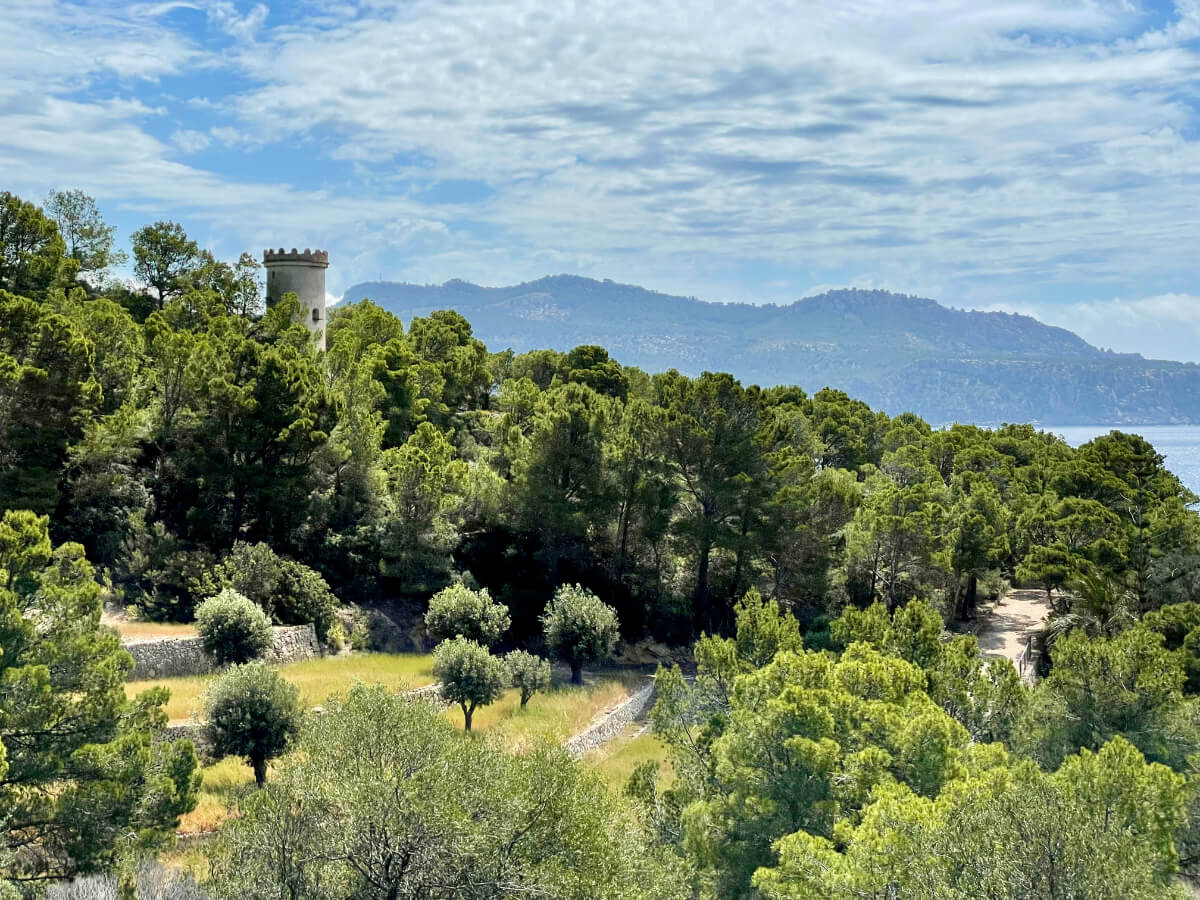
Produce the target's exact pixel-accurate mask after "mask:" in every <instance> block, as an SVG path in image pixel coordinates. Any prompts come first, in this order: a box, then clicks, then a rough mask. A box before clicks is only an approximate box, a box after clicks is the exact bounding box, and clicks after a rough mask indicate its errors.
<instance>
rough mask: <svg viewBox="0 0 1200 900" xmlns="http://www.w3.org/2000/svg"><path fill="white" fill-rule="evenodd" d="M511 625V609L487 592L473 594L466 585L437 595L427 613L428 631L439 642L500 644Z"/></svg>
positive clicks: (460, 585) (483, 590)
mask: <svg viewBox="0 0 1200 900" xmlns="http://www.w3.org/2000/svg"><path fill="white" fill-rule="evenodd" d="M510 621H511V620H510V619H509V616H508V607H507V606H505V605H504V604H503V603H497V602H495V601H494V600H493V599H492V595H491V594H489V593H488V591H487V588H481V589H480V590H478V591H473V590H471V589H470V588H469V587H467V586H466V585H465V584H462V583H458V584H452V585H450V587H448V588H446V589H444V590H441V591H438V592H437V593H436V594H434V595H433V597H432V599H430V601H429V611H428V612H426V613H425V628H426V629H427V630H428V631H429V635H430V637H432V638H433V639H434V640H435V641H448V640H450V639H451V638H455V637H464V638H466V639H467V640H470V641H475V643H477V644H482V645H483V646H485V647H491V646H493V645H494V644H495V643H496V641H498V640H500V635H502V634H504V632H505V631H507V630H508V626H509V623H510Z"/></svg>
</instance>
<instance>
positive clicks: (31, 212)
mask: <svg viewBox="0 0 1200 900" xmlns="http://www.w3.org/2000/svg"><path fill="white" fill-rule="evenodd" d="M66 249H67V248H66V245H65V244H64V243H63V239H62V236H61V235H60V234H59V233H58V228H57V227H56V226H55V224H54V220H53V219H51V218H49V217H48V216H47V215H46V214H45V213H43V212H42V210H41V209H39V208H38V207H36V206H34V205H33V204H32V203H26V202H25V201H23V200H21V198H20V197H17V196H15V195H13V194H10V193H9V192H8V191H0V290H6V291H11V292H12V293H14V294H19V295H22V296H25V297H30V298H32V299H35V300H41V299H43V298H44V297H45V295H46V292H47V291H49V290H50V288H51V287H54V286H55V285H56V284H59V283H62V282H65V281H67V280H69V277H70V276H73V274H74V270H75V264H74V263H73V262H72V261H70V260H68V258H67V256H66Z"/></svg>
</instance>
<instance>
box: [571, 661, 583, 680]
mask: <svg viewBox="0 0 1200 900" xmlns="http://www.w3.org/2000/svg"><path fill="white" fill-rule="evenodd" d="M571 684H583V663H580V662H573V663H571Z"/></svg>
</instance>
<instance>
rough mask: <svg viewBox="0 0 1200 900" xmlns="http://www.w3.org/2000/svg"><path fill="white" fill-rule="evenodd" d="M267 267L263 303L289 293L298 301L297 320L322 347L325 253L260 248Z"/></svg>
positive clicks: (268, 303)
mask: <svg viewBox="0 0 1200 900" xmlns="http://www.w3.org/2000/svg"><path fill="white" fill-rule="evenodd" d="M263 265H264V266H265V267H266V269H267V305H268V306H271V305H273V304H275V303H278V302H279V300H280V299H281V298H282V297H283V295H284V294H286V293H289V292H292V293H294V294H295V295H296V297H297V299H298V300H299V301H300V319H301V320H302V321H303V322H304V324H305V325H307V326H308V330H309V331H311V332H313V334H315V335H316V336H317V347H318V348H320V349H321V350H324V349H325V326H326V325H327V324H328V323H327V322H326V319H325V315H326V311H325V270H326V269H327V268H329V254H328V253H326V252H325V251H324V250H307V249H306V250H304V251H298V250H296V249H295V248H294V247H293V248H292V250H291V251H290V252H288V251H285V250H284V249H283V248H282V247H280V248H279V249H278V250H264V251H263Z"/></svg>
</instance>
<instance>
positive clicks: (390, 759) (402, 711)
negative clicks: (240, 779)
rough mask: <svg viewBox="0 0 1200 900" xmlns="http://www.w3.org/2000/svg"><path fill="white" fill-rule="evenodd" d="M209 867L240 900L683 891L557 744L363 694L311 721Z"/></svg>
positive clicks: (219, 885)
mask: <svg viewBox="0 0 1200 900" xmlns="http://www.w3.org/2000/svg"><path fill="white" fill-rule="evenodd" d="M447 773H453V775H452V777H448V774H447ZM334 823H336V824H334ZM331 826H332V827H331ZM211 861H212V873H213V877H212V881H211V882H210V884H211V887H212V889H213V891H214V892H215V894H216V895H217V896H218V897H229V898H234V897H237V898H247V900H256V898H262V900H265V898H275V897H280V896H294V897H305V898H310V900H350V898H355V897H363V896H383V897H387V896H395V897H416V896H419V897H429V898H433V900H450V898H458V897H465V896H473V897H497V898H498V897H506V896H517V895H521V896H548V897H562V898H570V900H585V898H586V900H617V898H621V900H626V898H628V900H650V898H654V900H659V898H662V900H671V898H682V897H683V896H684V894H683V891H682V888H681V885H680V883H679V878H678V876H677V875H675V874H674V873H673V872H672V871H671V867H670V866H668V865H666V864H665V861H664V860H663V859H662V858H661V856H660V854H659V853H658V852H656V851H655V850H653V849H652V848H651V847H649V846H648V842H647V841H646V840H645V838H644V836H643V834H642V833H641V832H640V830H639V829H637V828H631V827H630V821H629V814H628V810H627V809H626V808H624V807H623V805H622V804H621V803H620V802H619V801H618V800H617V799H616V798H614V797H613V795H612V794H610V793H609V792H608V789H607V788H606V787H605V785H604V784H603V783H602V782H601V781H600V780H599V778H597V777H596V776H595V775H591V774H588V773H586V772H585V771H584V770H582V769H581V768H580V767H579V766H577V765H575V764H574V763H573V762H572V761H571V760H569V759H568V758H567V756H566V754H565V753H564V751H562V750H561V749H559V748H539V749H537V750H535V751H533V752H531V753H529V754H526V755H522V756H509V755H507V754H505V753H503V752H502V751H500V750H499V749H497V748H496V747H495V746H494V745H493V744H491V743H489V742H487V741H474V740H464V739H462V737H461V735H458V734H456V733H455V731H454V729H453V728H452V727H451V726H450V725H449V724H448V723H447V722H446V721H445V719H443V718H442V717H441V716H440V715H439V714H438V713H437V711H436V709H434V708H433V707H432V706H430V705H428V704H426V703H424V702H421V701H415V700H410V699H406V698H403V697H400V696H397V695H394V694H390V693H389V692H387V691H386V690H384V689H383V688H379V687H374V688H372V687H366V686H362V685H360V686H356V687H354V688H352V689H351V690H350V692H349V694H348V695H347V696H346V697H345V698H343V699H338V700H335V701H333V702H332V703H331V704H330V705H329V709H328V714H327V715H324V716H320V717H316V718H314V719H313V720H311V721H310V723H309V725H308V727H307V729H306V731H305V734H304V736H303V738H302V739H301V742H300V752H299V753H296V754H294V755H292V756H290V757H289V758H288V759H287V760H285V761H284V762H283V763H282V764H281V766H280V769H279V771H278V772H277V774H276V777H275V778H274V779H273V780H272V782H271V784H269V785H268V786H267V788H266V789H265V790H263V791H260V792H258V793H257V794H256V795H255V796H254V797H252V798H251V799H250V800H249V801H248V802H247V803H246V804H245V807H244V809H243V810H242V815H241V816H240V817H239V818H236V819H233V820H231V821H229V822H228V823H227V824H226V825H225V826H224V828H223V829H222V834H221V837H220V839H219V841H218V842H217V845H216V847H215V848H214V850H213V852H212V855H211Z"/></svg>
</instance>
